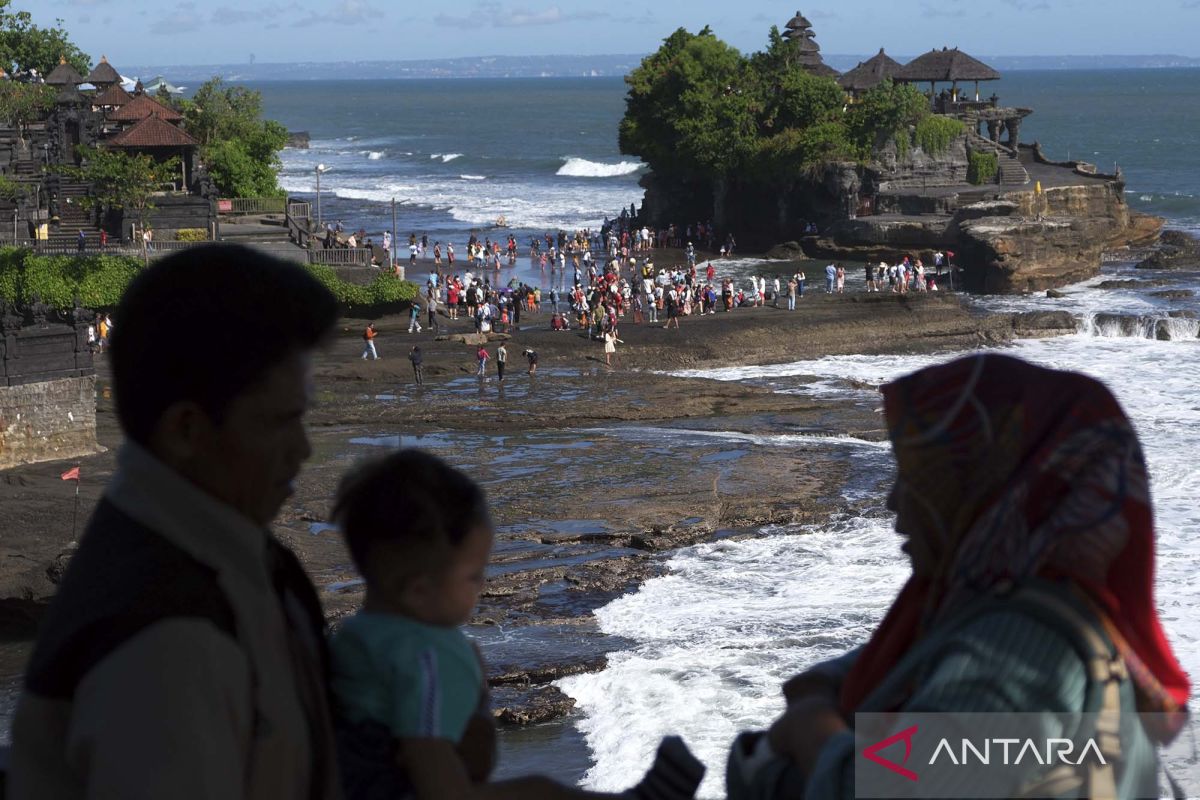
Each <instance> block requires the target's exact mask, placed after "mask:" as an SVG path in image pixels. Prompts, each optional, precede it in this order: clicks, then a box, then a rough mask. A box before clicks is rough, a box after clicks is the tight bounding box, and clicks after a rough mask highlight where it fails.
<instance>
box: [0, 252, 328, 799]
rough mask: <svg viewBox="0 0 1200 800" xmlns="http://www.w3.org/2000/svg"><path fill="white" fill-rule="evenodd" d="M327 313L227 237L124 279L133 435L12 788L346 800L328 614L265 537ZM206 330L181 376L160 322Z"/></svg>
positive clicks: (127, 398) (86, 542)
mask: <svg viewBox="0 0 1200 800" xmlns="http://www.w3.org/2000/svg"><path fill="white" fill-rule="evenodd" d="M214 315H216V316H217V317H220V318H228V319H236V320H238V324H237V325H217V326H213V325H212V324H211V322H212V318H213V316H214ZM337 317H338V308H337V301H336V300H335V299H334V297H333V296H332V295H331V294H330V293H329V291H328V290H327V289H325V288H324V287H323V286H321V284H320V283H318V282H317V281H316V280H315V279H314V278H312V277H311V276H310V275H309V274H308V273H307V272H306V271H305V270H303V269H301V268H299V267H297V266H295V265H293V264H290V263H286V262H283V261H279V260H277V259H274V258H271V257H269V256H266V255H264V254H262V253H259V252H257V251H254V250H250V249H248V248H245V247H238V246H234V245H215V244H214V245H205V246H204V247H196V248H190V249H188V250H184V251H181V252H179V253H174V254H171V255H170V256H168V257H167V258H165V259H163V260H162V261H159V262H156V263H153V264H151V266H149V267H147V268H146V269H144V270H142V271H141V272H140V273H139V274H138V275H137V277H135V278H134V279H133V281H132V282H131V283H130V285H129V287H128V289H127V290H126V291H125V294H124V296H123V297H122V298H121V302H120V306H119V319H120V321H121V325H120V326H119V327H118V328H117V329H114V332H113V341H112V352H111V356H110V362H111V367H112V383H113V390H114V394H115V397H116V416H117V419H118V421H119V422H120V425H121V429H122V431H123V433H124V435H125V441H124V443H123V444H122V445H121V449H120V452H119V453H118V456H117V473H116V475H115V476H114V477H113V480H112V481H111V482H110V483H109V485H108V487H107V488H106V489H105V492H104V495H103V497H102V498H101V500H100V502H99V504H98V505H97V506H96V510H95V512H94V513H93V514H92V517H91V519H90V520H89V522H88V525H87V529H86V530H85V531H84V533H83V536H82V537H81V539H80V541H79V547H78V550H77V551H76V552H75V554H74V555H73V556H72V558H71V561H70V564H69V565H68V567H67V570H66V573H65V574H64V575H63V577H62V580H61V582H60V584H59V586H58V591H57V593H56V595H55V597H54V600H53V601H52V602H51V604H50V607H49V609H48V610H47V612H46V614H45V616H44V618H43V619H42V622H41V626H40V629H39V633H38V641H37V643H36V645H35V646H34V650H33V654H32V657H31V658H30V661H29V666H28V669H27V671H26V674H25V679H24V685H23V688H22V694H21V698H20V701H19V702H18V705H17V709H16V713H15V716H14V719H13V745H12V753H11V760H10V763H9V775H8V785H7V792H8V794H7V797H8V798H9V800H67V799H68V798H71V799H74V798H81V799H82V798H100V797H105V798H132V799H133V800H140V799H142V798H144V799H145V800H150V798H179V799H180V800H276V799H277V798H286V799H287V800H335V798H339V797H340V796H341V795H340V791H339V788H338V769H337V765H336V760H335V748H334V743H333V726H332V723H331V721H330V711H329V706H328V702H327V700H326V687H325V675H326V672H327V666H328V664H327V663H326V659H325V650H324V648H323V646H322V637H323V633H324V630H323V629H324V615H323V614H322V611H321V605H320V601H319V599H318V596H317V593H316V590H315V589H314V588H313V586H312V584H311V583H310V582H309V580H308V578H307V576H306V575H305V572H304V568H303V567H302V566H301V564H300V562H299V561H298V560H297V559H296V557H295V555H294V554H293V553H292V552H291V551H290V550H288V549H287V548H286V547H285V546H284V545H283V544H281V543H280V542H279V541H278V540H277V539H276V538H275V537H274V536H273V535H272V534H271V532H270V525H271V523H272V521H273V520H274V519H275V517H276V514H277V513H278V511H279V509H280V508H281V507H282V506H283V504H284V502H285V501H286V500H287V498H288V496H289V495H290V494H291V492H292V486H293V482H294V481H295V479H296V476H297V475H298V473H299V471H300V467H301V465H302V464H303V463H304V461H306V460H307V459H308V457H309V456H310V455H311V453H312V449H311V446H310V445H309V442H308V438H307V436H306V433H305V426H304V417H305V414H306V413H307V410H308V408H309V405H310V402H311V388H312V380H313V375H312V359H313V354H314V353H315V351H316V349H317V348H318V347H319V346H320V345H321V343H322V342H324V341H327V340H328V339H329V337H331V336H332V335H333V331H334V325H335V324H336V321H337ZM198 330H204V331H205V332H206V333H205V346H204V347H202V348H196V349H195V350H194V351H193V352H189V354H188V357H187V364H186V368H183V369H181V368H180V358H179V341H178V338H177V337H176V336H173V335H170V333H169V332H171V331H198ZM248 342H250V343H253V345H252V346H247V343H248Z"/></svg>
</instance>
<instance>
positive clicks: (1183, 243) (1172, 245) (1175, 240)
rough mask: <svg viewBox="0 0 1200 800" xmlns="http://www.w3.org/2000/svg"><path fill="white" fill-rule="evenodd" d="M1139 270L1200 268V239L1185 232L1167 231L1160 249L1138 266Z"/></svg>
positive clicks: (1162, 238)
mask: <svg viewBox="0 0 1200 800" xmlns="http://www.w3.org/2000/svg"><path fill="white" fill-rule="evenodd" d="M1138 268H1139V269H1196V268H1200V239H1197V238H1196V237H1195V236H1193V235H1191V234H1190V233H1184V232H1183V231H1165V232H1163V234H1162V237H1161V239H1160V240H1159V248H1158V250H1156V251H1155V252H1153V253H1151V254H1150V255H1149V257H1147V258H1146V259H1145V260H1143V261H1142V262H1140V263H1139V264H1138Z"/></svg>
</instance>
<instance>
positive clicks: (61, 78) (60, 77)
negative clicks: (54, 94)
mask: <svg viewBox="0 0 1200 800" xmlns="http://www.w3.org/2000/svg"><path fill="white" fill-rule="evenodd" d="M46 83H48V84H50V85H51V86H78V85H79V84H81V83H83V76H82V75H80V74H79V73H78V72H76V71H75V68H74V67H72V66H71V65H70V64H68V63H67V59H65V58H59V60H58V66H57V67H55V68H54V69H52V70H50V74H49V75H47V76H46Z"/></svg>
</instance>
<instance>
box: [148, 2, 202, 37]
mask: <svg viewBox="0 0 1200 800" xmlns="http://www.w3.org/2000/svg"><path fill="white" fill-rule="evenodd" d="M202 25H204V18H203V17H202V16H201V15H200V12H199V11H197V10H196V4H195V3H193V2H190V1H189V2H184V3H176V4H175V7H174V8H173V9H171V10H170V11H168V12H166V13H165V14H163V15H162V16H160V17H158V18H156V19H155V20H154V21H153V22H151V23H150V32H151V33H156V34H160V35H167V36H170V35H172V34H181V33H192V32H193V31H195V30H196V29H197V28H199V27H201V26H202Z"/></svg>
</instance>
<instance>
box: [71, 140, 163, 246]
mask: <svg viewBox="0 0 1200 800" xmlns="http://www.w3.org/2000/svg"><path fill="white" fill-rule="evenodd" d="M78 152H79V154H80V156H82V157H83V159H84V164H83V166H81V167H74V166H69V165H68V166H62V167H59V168H58V169H59V170H60V171H61V172H62V173H63V174H64V175H67V176H69V177H72V178H75V179H76V180H80V181H85V182H87V183H90V184H91V185H92V193H91V194H90V195H88V196H87V197H84V198H81V199H80V204H81V205H83V207H84V208H95V207H97V206H99V207H103V208H119V209H122V210H124V211H125V212H127V213H128V214H129V215H130V216H132V217H133V219H134V220H135V221H136V222H137V224H138V227H139V228H145V227H146V223H147V222H148V221H149V218H150V214H151V213H152V212H153V211H154V193H155V192H156V191H158V189H159V187H160V186H162V185H163V184H165V183H169V182H170V181H171V180H173V179H174V177H175V175H177V174H178V173H179V159H178V158H172V159H170V160H168V161H161V162H160V161H155V160H154V159H153V158H151V157H150V156H148V155H146V154H145V153H137V154H130V153H126V152H124V151H122V150H101V149H98V148H90V147H82V146H81V147H80V148H79V150H78Z"/></svg>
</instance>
